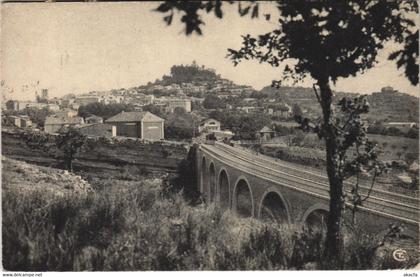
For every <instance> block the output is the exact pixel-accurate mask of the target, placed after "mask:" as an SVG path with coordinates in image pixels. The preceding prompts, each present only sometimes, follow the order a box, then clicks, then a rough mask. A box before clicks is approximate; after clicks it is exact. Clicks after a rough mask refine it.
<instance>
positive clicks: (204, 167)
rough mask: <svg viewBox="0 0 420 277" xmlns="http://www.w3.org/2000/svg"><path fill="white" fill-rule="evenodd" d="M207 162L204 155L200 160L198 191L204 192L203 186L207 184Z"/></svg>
mask: <svg viewBox="0 0 420 277" xmlns="http://www.w3.org/2000/svg"><path fill="white" fill-rule="evenodd" d="M207 178H208V176H207V163H206V157H204V156H203V158H202V160H201V171H200V192H201V193H204V190H205V186H206V184H207Z"/></svg>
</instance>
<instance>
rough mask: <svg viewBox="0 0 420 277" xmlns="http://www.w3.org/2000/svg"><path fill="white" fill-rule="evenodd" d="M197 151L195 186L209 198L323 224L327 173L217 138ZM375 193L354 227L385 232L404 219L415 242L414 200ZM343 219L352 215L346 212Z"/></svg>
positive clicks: (252, 212)
mask: <svg viewBox="0 0 420 277" xmlns="http://www.w3.org/2000/svg"><path fill="white" fill-rule="evenodd" d="M196 155H197V157H196V158H197V166H198V172H199V178H197V179H198V181H199V182H198V188H199V190H200V192H202V193H203V196H204V197H205V198H206V200H207V201H208V202H217V203H218V205H220V206H221V207H222V208H223V209H231V210H233V211H234V212H236V213H237V214H238V215H239V216H244V217H248V216H253V217H257V218H261V219H262V220H269V219H271V220H273V219H274V220H276V221H279V222H286V223H290V224H302V225H303V224H307V225H308V226H309V227H310V226H312V227H313V228H323V227H322V226H323V223H324V222H325V221H326V218H327V214H328V204H329V193H328V189H329V187H328V179H327V178H326V176H320V175H316V174H314V173H311V172H307V171H304V170H302V169H300V168H297V167H292V166H290V165H289V164H286V165H282V164H281V163H279V162H276V163H274V162H272V161H270V160H267V159H266V158H264V157H263V156H262V155H259V156H254V155H252V154H250V153H248V152H246V151H243V150H240V149H237V148H235V147H231V146H227V145H224V144H220V143H217V142H216V143H215V145H205V144H202V145H200V147H199V149H198V151H197V152H196ZM378 193H381V195H380V196H379V197H376V196H375V194H374V193H372V195H371V197H370V198H369V199H368V202H367V204H366V205H365V206H363V207H360V211H359V212H357V214H356V220H357V222H358V225H359V226H363V228H365V229H366V230H369V231H372V232H386V231H387V230H388V226H389V225H390V224H399V223H403V224H404V225H405V227H406V230H405V234H406V235H408V236H410V237H412V238H414V239H416V240H418V229H419V223H418V215H419V207H418V201H415V199H414V200H413V199H410V198H409V197H405V196H401V197H403V198H404V199H405V198H406V200H404V202H401V203H399V202H396V201H395V200H394V199H393V200H386V199H385V198H384V197H385V196H386V197H388V195H390V194H391V193H389V192H384V191H379V192H378ZM391 196H392V197H395V196H394V195H390V197H391ZM390 207H392V208H390ZM345 218H346V220H347V221H349V220H350V219H351V213H350V212H349V210H346V211H345Z"/></svg>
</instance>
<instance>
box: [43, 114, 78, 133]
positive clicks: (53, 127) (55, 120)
mask: <svg viewBox="0 0 420 277" xmlns="http://www.w3.org/2000/svg"><path fill="white" fill-rule="evenodd" d="M79 124H84V120H83V118H82V117H78V116H75V117H61V116H56V115H52V116H47V117H46V118H45V122H44V131H45V132H47V133H50V134H54V133H58V132H59V131H60V129H61V128H63V127H70V126H76V125H79Z"/></svg>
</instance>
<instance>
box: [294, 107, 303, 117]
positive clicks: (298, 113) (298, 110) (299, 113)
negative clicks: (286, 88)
mask: <svg viewBox="0 0 420 277" xmlns="http://www.w3.org/2000/svg"><path fill="white" fill-rule="evenodd" d="M292 115H293V117H299V116H302V109H301V108H300V106H299V105H298V104H293V106H292Z"/></svg>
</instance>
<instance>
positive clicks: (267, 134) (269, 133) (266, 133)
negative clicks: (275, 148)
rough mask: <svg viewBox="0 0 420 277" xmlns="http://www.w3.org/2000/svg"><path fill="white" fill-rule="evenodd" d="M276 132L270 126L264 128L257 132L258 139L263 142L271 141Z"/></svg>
mask: <svg viewBox="0 0 420 277" xmlns="http://www.w3.org/2000/svg"><path fill="white" fill-rule="evenodd" d="M274 134H275V132H274V131H273V130H272V129H271V128H270V127H268V126H264V127H263V128H262V129H261V130H259V131H258V132H257V138H259V139H260V140H262V141H267V140H270V139H272V138H273V137H274Z"/></svg>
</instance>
